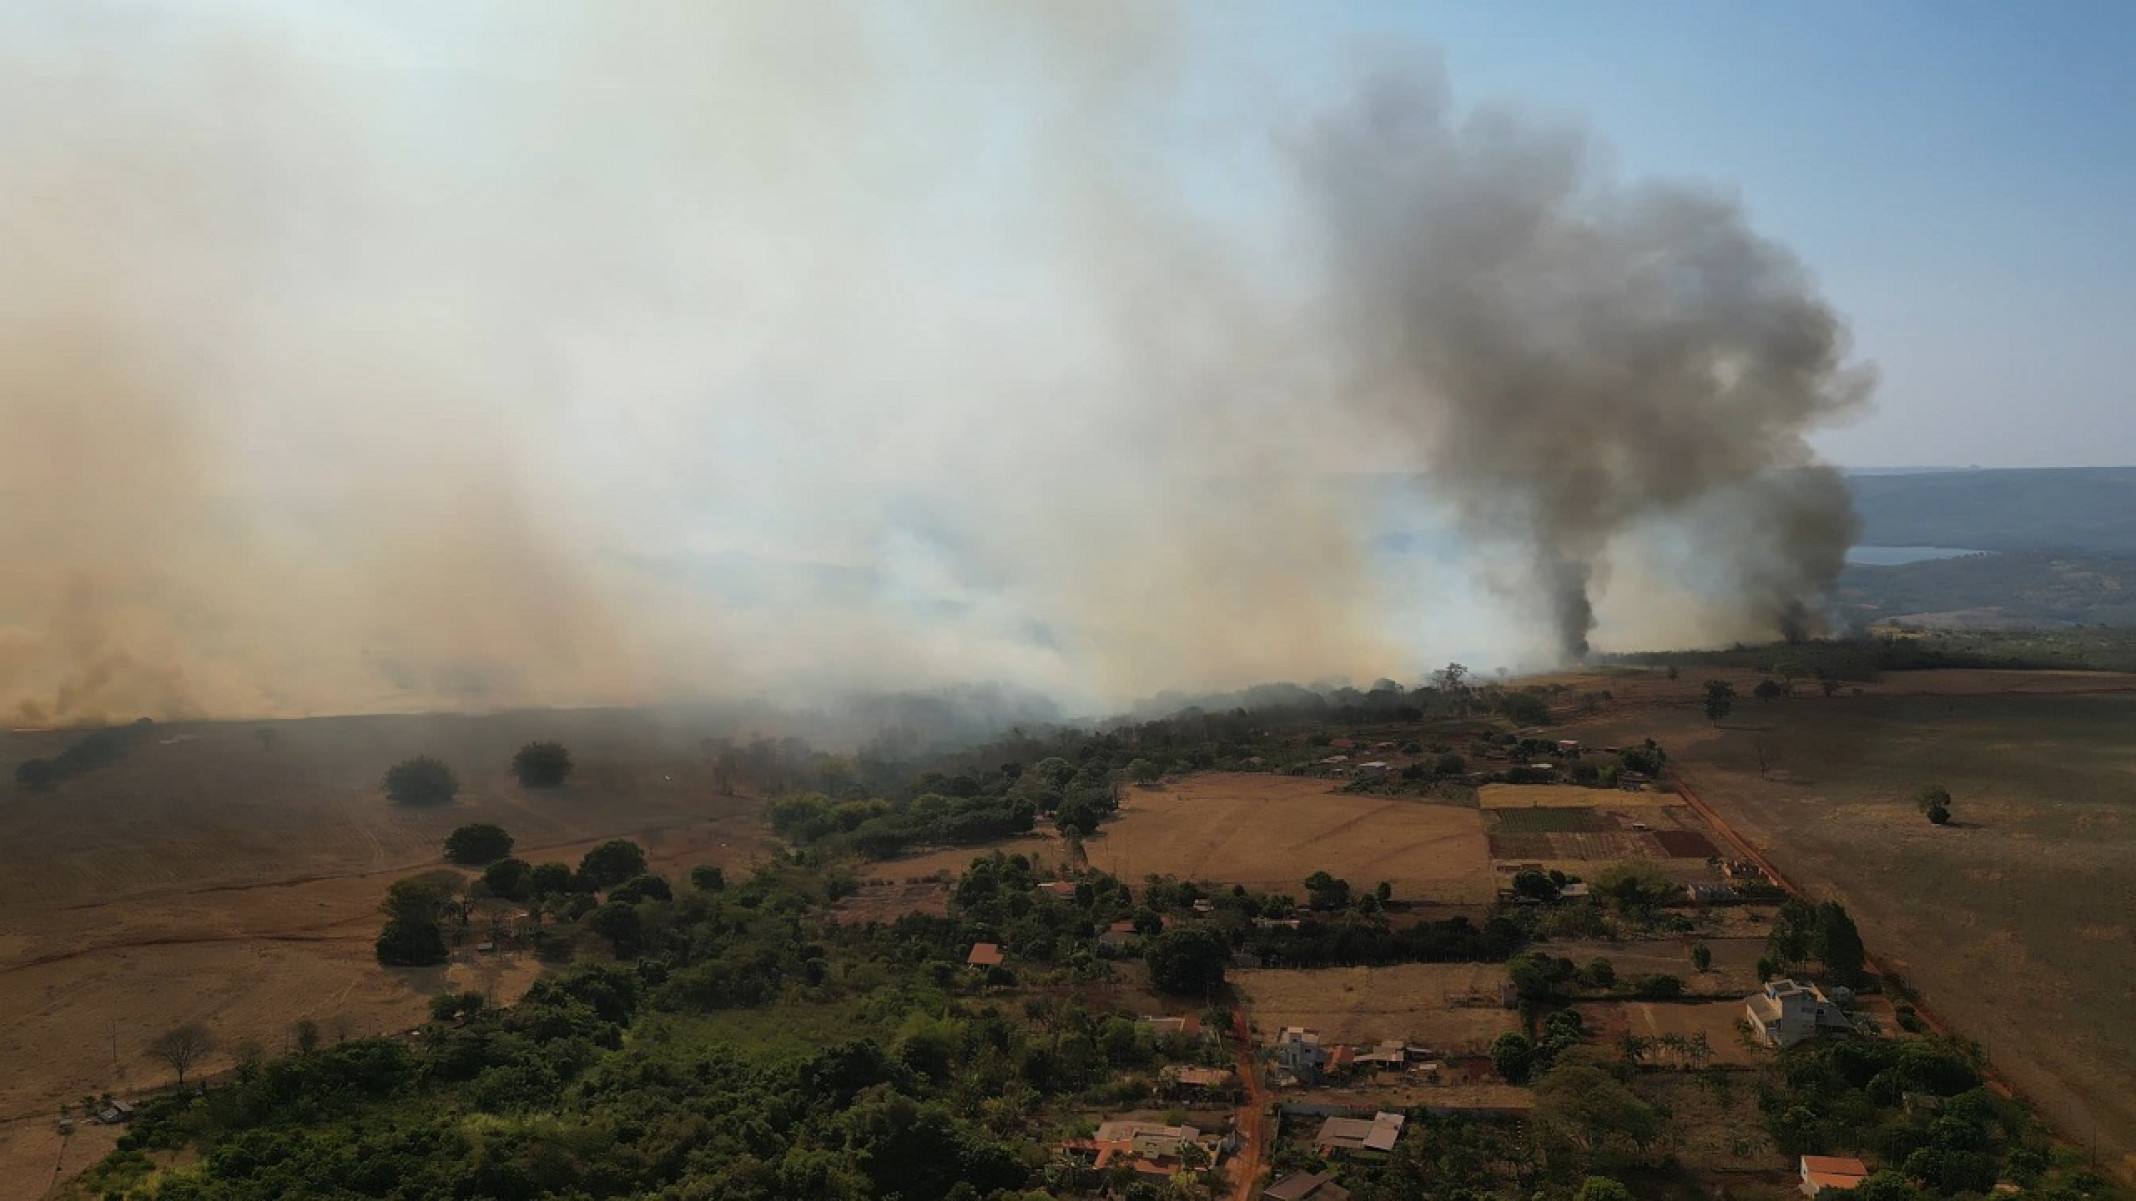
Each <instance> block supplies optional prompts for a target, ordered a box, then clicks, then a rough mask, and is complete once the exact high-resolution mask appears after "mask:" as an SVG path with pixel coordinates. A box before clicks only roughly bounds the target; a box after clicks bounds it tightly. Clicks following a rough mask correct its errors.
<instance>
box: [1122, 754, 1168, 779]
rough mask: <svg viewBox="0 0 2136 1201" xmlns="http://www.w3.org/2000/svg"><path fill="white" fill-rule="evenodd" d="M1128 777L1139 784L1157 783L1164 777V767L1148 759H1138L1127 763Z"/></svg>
mask: <svg viewBox="0 0 2136 1201" xmlns="http://www.w3.org/2000/svg"><path fill="white" fill-rule="evenodd" d="M1127 778H1128V779H1130V780H1133V781H1134V782H1135V783H1137V784H1155V783H1156V782H1157V781H1159V780H1161V779H1163V778H1164V769H1163V768H1162V767H1159V766H1157V764H1155V763H1154V762H1151V761H1150V760H1148V759H1136V760H1135V761H1133V762H1132V763H1129V764H1128V765H1127Z"/></svg>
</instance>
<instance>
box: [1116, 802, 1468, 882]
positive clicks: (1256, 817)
mask: <svg viewBox="0 0 2136 1201" xmlns="http://www.w3.org/2000/svg"><path fill="white" fill-rule="evenodd" d="M1083 845H1084V850H1085V853H1086V854H1087V855H1088V856H1089V859H1090V863H1091V866H1093V867H1096V868H1100V869H1102V870H1104V871H1108V872H1111V873H1113V874H1114V875H1117V876H1119V877H1121V878H1123V879H1127V880H1139V879H1141V878H1142V877H1143V876H1145V875H1149V874H1151V873H1170V874H1173V875H1178V876H1184V877H1189V878H1192V879H1197V880H1218V881H1223V882H1226V883H1233V884H1244V885H1247V886H1248V887H1251V888H1263V889H1269V890H1272V891H1278V892H1288V893H1292V894H1296V893H1297V892H1299V890H1300V888H1301V885H1302V882H1303V881H1304V879H1305V877H1307V876H1309V875H1311V874H1312V873H1313V872H1314V871H1316V870H1326V871H1329V872H1332V873H1334V874H1335V875H1337V876H1340V877H1342V878H1344V879H1347V880H1349V881H1350V882H1351V883H1352V884H1353V885H1356V886H1357V887H1360V888H1370V887H1372V886H1373V885H1375V884H1377V883H1378V882H1379V881H1381V880H1386V881H1389V882H1390V883H1392V884H1393V885H1394V892H1395V895H1396V896H1397V897H1402V898H1423V899H1430V900H1435V901H1442V902H1447V903H1453V904H1477V903H1480V902H1485V901H1489V900H1490V899H1491V898H1492V897H1493V896H1494V895H1496V890H1497V885H1496V883H1495V881H1494V878H1493V876H1492V872H1491V865H1490V852H1489V847H1488V846H1487V845H1486V842H1485V839H1484V834H1483V821H1482V817H1481V815H1480V814H1479V813H1478V812H1477V811H1476V810H1474V809H1468V808H1463V807H1460V806H1454V805H1446V804H1434V803H1430V802H1426V801H1421V800H1417V799H1415V798H1405V797H1383V796H1352V795H1345V794H1343V793H1340V792H1336V791H1333V790H1332V789H1331V787H1330V786H1329V783H1328V781H1325V780H1313V779H1304V778H1300V777H1295V776H1275V775H1260V774H1253V773H1227V772H1212V773H1208V774H1204V775H1193V776H1188V777H1186V778H1184V779H1182V780H1180V781H1178V782H1176V783H1174V784H1171V785H1168V786H1166V787H1163V788H1133V789H1129V790H1128V792H1127V795H1126V798H1125V800H1124V801H1123V803H1122V806H1121V811H1120V816H1119V817H1118V818H1116V819H1115V820H1113V821H1110V822H1107V823H1106V825H1105V828H1104V831H1103V833H1102V834H1100V836H1098V837H1096V838H1092V839H1089V840H1088V841H1086V842H1085V843H1084V844H1083Z"/></svg>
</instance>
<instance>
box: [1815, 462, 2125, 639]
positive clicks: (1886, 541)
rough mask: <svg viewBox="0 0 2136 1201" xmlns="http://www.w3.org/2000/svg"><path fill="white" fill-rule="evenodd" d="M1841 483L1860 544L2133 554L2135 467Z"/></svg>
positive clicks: (1882, 477) (1895, 477)
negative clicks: (1857, 518) (1858, 520)
mask: <svg viewBox="0 0 2136 1201" xmlns="http://www.w3.org/2000/svg"><path fill="white" fill-rule="evenodd" d="M1847 482H1848V485H1849V487H1851V488H1852V489H1853V492H1854V504H1855V508H1856V509H1857V510H1858V511H1859V512H1860V513H1861V516H1862V534H1861V537H1860V538H1859V539H1858V541H1860V542H1862V543H1864V544H1866V545H1871V546H1953V547H1964V548H1967V549H1971V550H2001V551H2046V550H2052V551H2068V552H2082V553H2088V554H2100V555H2130V556H2136V467H2067V468H2062V467H2056V468H2040V469H1999V470H1990V471H1939V472H1924V473H1918V474H1907V475H1864V474H1856V475H1852V476H1850V477H1849V478H1848V481H1847ZM1944 607H1949V606H1944Z"/></svg>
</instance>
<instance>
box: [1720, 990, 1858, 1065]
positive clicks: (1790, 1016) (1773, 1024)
mask: <svg viewBox="0 0 2136 1201" xmlns="http://www.w3.org/2000/svg"><path fill="white" fill-rule="evenodd" d="M1743 1012H1744V1016H1745V1017H1747V1018H1748V1019H1749V1021H1750V1028H1751V1029H1752V1030H1753V1031H1755V1032H1756V1033H1757V1036H1758V1037H1759V1038H1760V1039H1762V1040H1763V1041H1764V1042H1765V1044H1766V1045H1767V1046H1771V1047H1778V1048H1780V1049H1782V1050H1785V1049H1786V1048H1788V1047H1792V1046H1794V1045H1795V1044H1797V1043H1799V1042H1802V1041H1804V1040H1806V1039H1810V1038H1814V1037H1816V1036H1817V1034H1818V1033H1819V1032H1820V1031H1823V1030H1852V1029H1853V1028H1854V1023H1852V1022H1850V1021H1848V1020H1847V1015H1846V1013H1845V1011H1843V1010H1842V1009H1840V1007H1839V1006H1838V1005H1837V1004H1835V1003H1834V1002H1833V1001H1832V999H1831V998H1829V997H1827V996H1825V994H1824V990H1822V989H1820V988H1818V987H1817V986H1816V985H1814V984H1803V983H1800V982H1798V981H1795V980H1768V981H1766V982H1765V989H1764V991H1763V992H1760V993H1759V994H1758V995H1757V996H1754V997H1752V998H1750V1000H1748V1001H1746V1002H1744V1005H1743Z"/></svg>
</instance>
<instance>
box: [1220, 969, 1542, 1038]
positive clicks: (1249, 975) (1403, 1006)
mask: <svg viewBox="0 0 2136 1201" xmlns="http://www.w3.org/2000/svg"><path fill="white" fill-rule="evenodd" d="M1505 979H1506V970H1505V968H1504V967H1503V966H1502V965H1499V964H1489V963H1405V964H1397V965H1395V966H1392V967H1380V968H1362V967H1355V968H1323V969H1319V970H1314V971H1293V970H1287V969H1272V968H1262V969H1252V970H1245V971H1235V972H1233V973H1231V981H1232V983H1233V984H1235V985H1236V986H1237V987H1238V989H1239V992H1240V994H1241V995H1242V996H1243V998H1244V1000H1245V1004H1246V1005H1247V1006H1248V1007H1249V1008H1250V1009H1251V1010H1252V1012H1253V1020H1254V1024H1255V1025H1256V1026H1257V1027H1259V1028H1260V1029H1261V1030H1262V1031H1263V1032H1264V1033H1266V1034H1269V1035H1273V1034H1274V1032H1275V1031H1277V1030H1280V1029H1282V1028H1283V1027H1285V1026H1308V1027H1311V1028H1313V1029H1315V1030H1318V1031H1320V1036H1321V1038H1323V1039H1325V1040H1328V1041H1332V1042H1345V1043H1361V1042H1378V1041H1380V1040H1382V1039H1390V1038H1398V1039H1402V1040H1403V1041H1405V1042H1410V1043H1416V1044H1418V1045H1420V1046H1428V1047H1431V1048H1433V1049H1434V1050H1439V1051H1447V1052H1456V1051H1482V1050H1484V1049H1486V1048H1488V1047H1489V1046H1490V1043H1491V1040H1492V1039H1494V1038H1497V1037H1498V1036H1499V1035H1501V1034H1504V1033H1506V1032H1507V1031H1509V1030H1518V1029H1520V1015H1519V1014H1518V1013H1517V1012H1515V1011H1513V1010H1510V1009H1506V1008H1503V1007H1502V1006H1500V1005H1499V1003H1498V986H1499V985H1500V984H1501V983H1502V982H1503V981H1504V980H1505Z"/></svg>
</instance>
